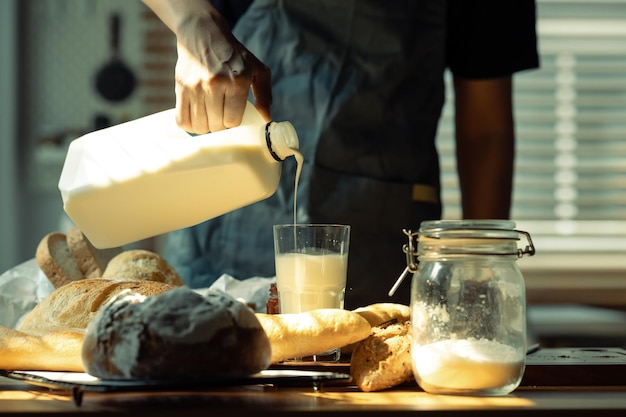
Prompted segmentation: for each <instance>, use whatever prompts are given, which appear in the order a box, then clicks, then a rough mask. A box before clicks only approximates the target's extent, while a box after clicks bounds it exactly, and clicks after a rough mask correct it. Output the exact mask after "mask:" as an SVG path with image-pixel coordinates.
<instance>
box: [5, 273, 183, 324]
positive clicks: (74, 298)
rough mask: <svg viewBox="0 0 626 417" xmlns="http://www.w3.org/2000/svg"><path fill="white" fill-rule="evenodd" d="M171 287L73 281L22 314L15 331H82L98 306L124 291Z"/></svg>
mask: <svg viewBox="0 0 626 417" xmlns="http://www.w3.org/2000/svg"><path fill="white" fill-rule="evenodd" d="M173 288H174V286H172V285H169V284H165V283H162V282H153V281H139V280H132V279H127V280H122V279H105V278H91V279H83V280H80V281H73V282H70V283H69V284H67V285H64V286H63V287H61V288H58V289H57V290H55V291H53V292H52V293H51V294H49V295H48V296H46V297H45V298H44V299H43V300H41V302H40V303H39V304H37V305H36V306H35V308H33V309H32V310H31V311H30V312H28V313H27V314H26V315H25V316H24V318H23V319H22V321H21V323H20V324H19V325H18V326H17V330H19V331H22V332H28V333H30V334H46V333H47V332H49V331H50V330H72V331H84V330H85V329H86V328H87V325H88V324H89V322H90V321H91V320H92V319H93V318H94V317H95V315H96V313H97V312H98V311H99V310H100V308H102V307H103V306H104V305H106V304H107V303H108V302H109V301H110V300H111V299H112V298H113V297H114V296H116V295H117V294H119V293H120V292H122V291H124V290H132V291H135V292H138V293H140V294H142V295H145V296H150V295H155V294H160V293H162V292H165V291H168V290H171V289H173Z"/></svg>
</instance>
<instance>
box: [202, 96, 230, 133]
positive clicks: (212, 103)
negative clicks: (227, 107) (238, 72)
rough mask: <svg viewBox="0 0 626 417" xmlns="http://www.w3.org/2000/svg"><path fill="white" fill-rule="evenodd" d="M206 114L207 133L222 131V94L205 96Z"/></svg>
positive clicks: (223, 127)
mask: <svg viewBox="0 0 626 417" xmlns="http://www.w3.org/2000/svg"><path fill="white" fill-rule="evenodd" d="M204 100H205V106H206V114H207V118H208V125H209V126H208V127H209V131H211V132H217V131H219V130H224V129H225V128H226V127H225V126H224V122H223V120H224V92H223V91H221V92H219V93H217V92H212V93H207V94H206V95H205V99H204Z"/></svg>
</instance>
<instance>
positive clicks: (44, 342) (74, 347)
mask: <svg viewBox="0 0 626 417" xmlns="http://www.w3.org/2000/svg"><path fill="white" fill-rule="evenodd" d="M83 338H84V333H83V332H80V331H45V332H42V333H40V334H38V335H33V334H28V333H24V332H20V331H18V330H14V329H9V328H8V327H5V326H0V369H5V370H13V371H27V370H39V371H68V372H83V364H82V361H81V357H80V352H81V346H82V344H83Z"/></svg>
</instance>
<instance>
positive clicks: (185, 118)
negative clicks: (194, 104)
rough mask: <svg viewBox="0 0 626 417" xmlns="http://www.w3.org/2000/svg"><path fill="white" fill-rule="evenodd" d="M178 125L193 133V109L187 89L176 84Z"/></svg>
mask: <svg viewBox="0 0 626 417" xmlns="http://www.w3.org/2000/svg"><path fill="white" fill-rule="evenodd" d="M175 91H176V124H177V125H178V126H179V127H180V128H181V129H184V130H185V131H187V132H193V127H192V125H191V109H190V105H189V99H188V96H187V94H186V93H185V87H184V86H182V85H181V84H180V83H178V82H177V83H176V88H175Z"/></svg>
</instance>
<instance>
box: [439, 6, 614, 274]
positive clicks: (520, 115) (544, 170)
mask: <svg viewBox="0 0 626 417" xmlns="http://www.w3.org/2000/svg"><path fill="white" fill-rule="evenodd" d="M537 13H538V16H537V17H538V22H537V31H538V37H539V52H540V58H541V68H540V69H539V70H533V71H529V72H524V73H521V74H518V75H516V76H515V79H514V80H515V93H514V94H515V96H514V104H515V118H516V126H517V127H516V131H517V156H516V171H515V182H514V194H513V206H512V213H511V217H512V219H513V220H515V221H516V222H517V224H518V227H519V228H520V229H523V230H527V231H529V232H530V233H531V235H532V236H533V238H534V240H535V243H536V246H537V247H538V251H543V252H546V251H548V252H550V251H554V252H576V251H595V252H603V253H608V252H612V253H616V254H621V255H623V257H622V258H621V261H620V258H619V257H617V258H615V259H616V260H617V261H616V262H617V263H616V265H617V266H618V267H620V266H621V267H623V268H625V269H626V0H612V1H610V0H604V1H601V0H597V1H576V0H537ZM447 81H448V93H447V94H448V95H447V102H446V106H445V109H444V115H443V119H442V123H441V125H440V130H439V136H438V146H439V150H440V154H441V163H442V186H443V199H444V218H460V217H461V210H460V204H459V203H460V197H459V190H458V180H457V174H456V167H455V158H454V141H453V133H454V130H453V120H452V115H453V112H452V107H451V103H452V102H453V91H452V89H451V87H450V79H448V80H447Z"/></svg>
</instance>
